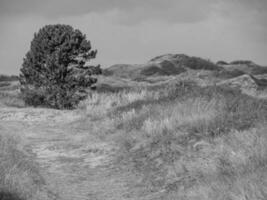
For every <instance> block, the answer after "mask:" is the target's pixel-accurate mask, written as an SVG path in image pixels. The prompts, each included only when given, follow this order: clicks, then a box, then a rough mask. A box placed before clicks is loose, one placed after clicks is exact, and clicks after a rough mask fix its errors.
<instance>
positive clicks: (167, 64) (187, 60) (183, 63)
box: [103, 54, 222, 79]
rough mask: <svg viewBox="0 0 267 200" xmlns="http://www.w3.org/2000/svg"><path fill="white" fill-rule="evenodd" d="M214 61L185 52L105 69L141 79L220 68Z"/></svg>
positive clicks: (113, 74) (115, 73) (105, 71)
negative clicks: (185, 53)
mask: <svg viewBox="0 0 267 200" xmlns="http://www.w3.org/2000/svg"><path fill="white" fill-rule="evenodd" d="M220 69H222V68H221V67H219V66H217V65H215V64H214V63H212V62H210V61H208V60H205V59H202V58H198V57H190V56H187V55H184V54H166V55H162V56H158V57H155V58H153V59H151V60H150V61H148V62H147V63H145V64H136V65H129V64H120V65H113V66H111V67H109V68H107V69H105V70H104V71H103V73H104V75H107V76H110V75H112V76H116V77H122V78H130V79H140V78H143V77H147V76H170V75H178V74H181V73H183V72H186V71H188V70H211V71H214V70H220Z"/></svg>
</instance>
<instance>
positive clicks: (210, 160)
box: [81, 83, 267, 200]
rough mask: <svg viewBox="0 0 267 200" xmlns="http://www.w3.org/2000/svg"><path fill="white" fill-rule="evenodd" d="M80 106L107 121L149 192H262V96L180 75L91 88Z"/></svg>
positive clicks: (239, 198)
mask: <svg viewBox="0 0 267 200" xmlns="http://www.w3.org/2000/svg"><path fill="white" fill-rule="evenodd" d="M81 108H82V109H83V110H86V114H87V115H88V114H90V113H91V115H94V114H95V113H98V115H99V118H101V119H105V120H106V121H109V122H110V123H109V124H110V131H109V132H112V133H117V137H116V141H117V144H118V145H119V146H120V147H121V152H122V153H121V155H119V156H120V158H121V159H122V160H123V161H125V162H123V163H127V166H128V168H129V169H130V170H132V171H133V172H135V173H137V174H138V175H139V176H140V177H141V179H140V181H139V182H138V184H141V185H142V187H145V188H146V189H147V191H150V192H149V193H154V192H155V193H157V192H158V191H161V192H162V193H163V196H162V199H179V200H180V199H184V200H193V199H194V200H195V199H201V200H213V199H219V200H226V199H227V200H228V199H229V200H230V199H231V200H243V199H244V200H245V199H250V200H258V199H267V192H266V191H267V176H266V174H267V134H266V130H267V126H266V123H265V122H266V120H267V114H266V113H267V102H266V100H259V99H255V98H252V97H249V96H247V95H243V94H241V93H240V91H235V90H231V89H227V88H226V89H225V88H219V87H206V88H200V87H197V86H194V85H190V84H187V83H182V84H176V85H174V86H173V87H167V88H166V87H165V88H164V87H163V88H160V89H158V90H154V91H149V90H143V91H139V92H136V91H135V92H118V93H113V94H112V95H111V94H105V93H102V94H97V93H96V94H94V95H93V96H92V97H91V98H90V99H89V100H88V101H85V102H83V103H82V104H81ZM112 129H113V130H112ZM107 134H108V133H107ZM147 198H148V199H149V196H147Z"/></svg>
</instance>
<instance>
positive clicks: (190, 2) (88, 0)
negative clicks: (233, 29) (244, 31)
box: [0, 0, 219, 23]
mask: <svg viewBox="0 0 267 200" xmlns="http://www.w3.org/2000/svg"><path fill="white" fill-rule="evenodd" d="M217 1H219V0H201V1H199V0H164V1H163V0H75V1H74V0H46V1H43V0H23V1H21V0H1V2H0V13H1V15H6V16H8V15H11V16H13V15H38V16H43V17H47V18H58V17H64V16H73V15H83V14H89V13H99V12H108V11H113V10H116V11H117V12H118V13H119V21H121V22H126V23H127V22H128V21H129V23H133V22H134V23H138V22H142V21H144V20H151V19H161V20H166V21H171V22H196V21H200V20H203V19H204V18H206V17H207V16H208V15H209V13H210V12H211V11H212V6H213V5H214V4H215V3H216V2H217Z"/></svg>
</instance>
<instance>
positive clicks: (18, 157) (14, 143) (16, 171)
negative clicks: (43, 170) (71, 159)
mask: <svg viewBox="0 0 267 200" xmlns="http://www.w3.org/2000/svg"><path fill="white" fill-rule="evenodd" d="M24 145H25V143H24V142H23V139H21V138H20V137H19V135H14V134H11V133H9V132H7V131H6V130H5V128H4V127H2V126H0V199H1V200H46V199H47V200H48V198H47V194H48V193H47V191H46V190H45V181H44V179H43V178H42V176H41V175H40V173H39V167H38V165H37V164H36V163H35V162H34V161H33V159H32V156H30V155H29V154H28V153H27V152H25V151H24V150H23V147H24Z"/></svg>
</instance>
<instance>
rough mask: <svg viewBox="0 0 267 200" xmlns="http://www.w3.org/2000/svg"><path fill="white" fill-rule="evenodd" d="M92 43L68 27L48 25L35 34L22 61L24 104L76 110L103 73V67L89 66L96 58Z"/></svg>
mask: <svg viewBox="0 0 267 200" xmlns="http://www.w3.org/2000/svg"><path fill="white" fill-rule="evenodd" d="M96 53H97V51H96V50H91V44H90V41H88V40H87V39H86V36H85V35H84V34H82V33H81V31H79V30H74V29H73V28H72V27H71V26H69V25H61V24H57V25H46V26H44V27H43V28H41V29H40V30H39V32H38V33H35V34H34V38H33V40H32V42H31V46H30V50H29V51H28V53H27V54H26V57H25V58H24V60H23V64H22V68H21V74H20V83H21V93H22V96H23V99H24V100H25V103H26V104H28V105H33V106H40V105H41V106H48V107H52V108H57V109H65V108H73V107H74V106H75V105H77V104H78V102H79V101H80V100H82V99H84V98H86V96H87V90H88V88H90V87H91V86H92V85H93V84H95V83H96V82H97V79H96V78H94V77H92V75H94V74H99V73H101V69H100V66H99V65H98V66H96V67H95V66H86V62H88V61H89V60H90V59H93V58H95V56H96Z"/></svg>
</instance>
